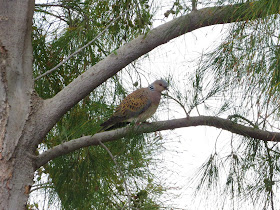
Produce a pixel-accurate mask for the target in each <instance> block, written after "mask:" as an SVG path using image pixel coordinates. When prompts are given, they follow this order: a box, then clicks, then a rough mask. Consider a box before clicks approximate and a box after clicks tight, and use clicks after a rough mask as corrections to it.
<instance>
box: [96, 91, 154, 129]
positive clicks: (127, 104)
mask: <svg viewBox="0 0 280 210" xmlns="http://www.w3.org/2000/svg"><path fill="white" fill-rule="evenodd" d="M148 91H149V90H148V89H147V88H141V89H138V90H136V91H134V92H132V93H131V94H129V95H128V96H127V97H126V98H125V99H124V100H123V101H122V102H121V103H120V105H119V106H118V107H117V108H116V111H115V113H114V114H113V115H112V117H110V118H109V119H108V120H107V121H105V122H104V123H102V124H101V125H100V126H102V130H106V129H108V128H110V127H111V126H113V125H114V124H116V123H119V122H124V121H129V120H131V119H133V118H137V116H139V115H140V114H142V113H143V112H145V111H146V110H147V109H148V108H149V107H150V106H151V100H150V98H149V92H148Z"/></svg>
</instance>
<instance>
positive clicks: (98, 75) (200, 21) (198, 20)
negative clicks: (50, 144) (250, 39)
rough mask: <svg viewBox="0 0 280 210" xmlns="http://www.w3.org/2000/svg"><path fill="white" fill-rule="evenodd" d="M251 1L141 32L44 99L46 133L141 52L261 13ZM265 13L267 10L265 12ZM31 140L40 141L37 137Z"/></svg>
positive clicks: (194, 13) (208, 10) (208, 11)
mask: <svg viewBox="0 0 280 210" xmlns="http://www.w3.org/2000/svg"><path fill="white" fill-rule="evenodd" d="M254 5H255V3H252V2H250V3H245V4H236V5H228V6H221V7H208V8H204V9H200V10H197V11H192V12H191V13H189V14H187V15H184V16H182V17H179V18H177V19H174V20H172V21H170V22H167V23H165V24H163V25H161V26H159V27H156V28H154V29H153V30H151V31H150V32H148V33H147V34H146V35H141V36H139V37H138V38H136V39H134V40H132V41H131V42H129V43H127V44H126V45H124V46H122V47H120V48H119V49H118V50H116V51H115V52H114V53H112V54H111V55H109V56H107V57H106V58H105V59H103V60H102V61H100V62H99V63H97V64H96V65H94V66H92V67H91V68H89V69H88V70H87V71H86V72H84V73H83V74H82V75H80V76H79V77H77V78H76V79H75V80H73V82H71V83H70V84H69V85H68V86H66V87H65V88H64V89H63V90H62V91H60V92H59V93H58V94H57V95H56V96H54V97H53V98H51V99H48V100H46V101H45V103H44V106H43V108H42V110H41V114H42V115H43V116H45V117H46V118H48V119H49V120H48V122H47V124H44V125H43V126H44V130H45V134H46V133H47V132H48V131H49V130H50V129H51V128H52V127H53V126H54V125H55V123H56V122H57V121H58V120H59V119H60V118H61V117H62V116H63V115H64V114H65V113H66V112H67V111H68V110H70V109H71V108H72V107H73V106H74V105H75V104H77V103H78V102H79V101H80V100H81V99H83V98H84V97H86V96H87V95H88V94H89V93H90V92H91V91H93V90H94V89H95V88H97V87H98V86H99V85H100V84H102V83H103V82H105V81H106V80H107V79H108V78H110V77H112V76H113V75H115V74H116V73H117V72H118V71H120V70H121V69H123V68H124V67H126V66H127V65H128V64H130V63H131V62H132V61H134V60H136V59H137V58H139V57H140V56H142V55H144V54H146V53H148V52H150V51H151V50H153V49H154V48H156V47H158V46H159V45H162V44H164V43H167V42H168V41H170V40H172V39H174V38H176V37H178V36H180V35H182V34H186V33H188V32H191V31H193V30H195V29H198V28H202V27H205V26H210V25H216V24H224V23H231V22H237V21H245V20H249V19H257V18H258V17H260V16H261V14H259V13H260V12H261V11H260V10H258V11H259V13H258V12H256V10H255V8H254ZM275 12H279V11H275ZM266 15H269V14H267V13H266ZM34 143H35V144H39V143H40V141H39V142H34Z"/></svg>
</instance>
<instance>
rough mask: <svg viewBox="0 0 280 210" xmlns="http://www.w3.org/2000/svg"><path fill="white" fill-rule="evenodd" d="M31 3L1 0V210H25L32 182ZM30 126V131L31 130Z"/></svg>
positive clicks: (28, 1)
mask: <svg viewBox="0 0 280 210" xmlns="http://www.w3.org/2000/svg"><path fill="white" fill-rule="evenodd" d="M33 11H34V0H17V1H5V0H0V209H1V210H2V209H5V210H6V209H25V205H26V202H27V199H28V194H29V188H30V186H31V185H32V182H33V174H34V166H33V161H31V159H30V157H31V155H28V154H32V152H34V146H33V147H32V146H31V144H30V142H31V138H32V135H30V133H34V125H33V123H31V122H30V121H31V119H30V118H31V116H32V115H31V113H32V111H33V108H32V98H33V97H32V93H33V79H32V45H31V26H32V16H33ZM32 125H33V128H32Z"/></svg>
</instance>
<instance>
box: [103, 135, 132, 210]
mask: <svg viewBox="0 0 280 210" xmlns="http://www.w3.org/2000/svg"><path fill="white" fill-rule="evenodd" d="M98 142H99V144H100V145H101V146H102V147H103V148H104V149H105V150H106V151H107V152H108V154H109V155H110V157H111V158H112V160H113V161H114V163H115V165H116V166H117V168H118V170H119V173H120V175H121V176H122V178H123V183H124V188H125V191H126V193H127V201H128V207H129V209H131V205H130V204H131V194H130V192H129V190H128V187H127V183H126V181H125V178H124V175H123V173H122V170H121V168H120V166H119V165H118V163H117V161H116V160H115V158H114V156H113V154H112V153H111V151H110V150H109V149H108V147H106V146H105V144H103V143H102V142H101V141H100V140H99V139H98Z"/></svg>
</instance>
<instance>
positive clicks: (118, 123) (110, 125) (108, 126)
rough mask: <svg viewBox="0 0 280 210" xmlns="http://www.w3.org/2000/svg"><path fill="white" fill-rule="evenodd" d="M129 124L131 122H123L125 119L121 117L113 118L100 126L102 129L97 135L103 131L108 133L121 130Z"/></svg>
mask: <svg viewBox="0 0 280 210" xmlns="http://www.w3.org/2000/svg"><path fill="white" fill-rule="evenodd" d="M128 123H129V122H123V119H122V118H120V117H116V116H113V117H111V118H109V119H108V120H107V121H105V122H103V123H102V124H100V127H101V128H100V129H99V130H98V131H97V133H99V132H103V131H108V130H113V129H116V128H121V127H124V126H126V125H127V124H128Z"/></svg>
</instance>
